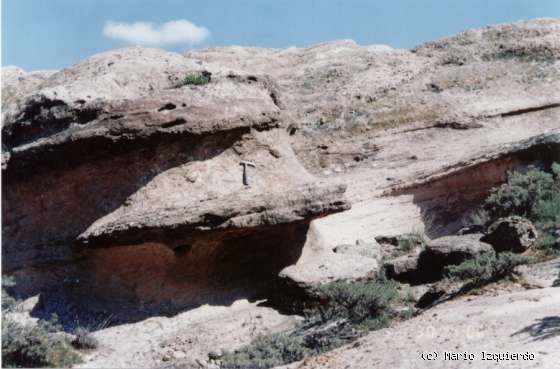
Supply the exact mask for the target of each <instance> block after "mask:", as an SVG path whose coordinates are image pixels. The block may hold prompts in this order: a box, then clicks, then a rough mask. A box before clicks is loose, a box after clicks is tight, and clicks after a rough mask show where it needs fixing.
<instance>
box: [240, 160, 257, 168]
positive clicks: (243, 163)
mask: <svg viewBox="0 0 560 369" xmlns="http://www.w3.org/2000/svg"><path fill="white" fill-rule="evenodd" d="M239 165H243V166H247V165H248V166H250V167H256V165H255V163H252V162H250V161H245V160H244V161H242V162H240V163H239Z"/></svg>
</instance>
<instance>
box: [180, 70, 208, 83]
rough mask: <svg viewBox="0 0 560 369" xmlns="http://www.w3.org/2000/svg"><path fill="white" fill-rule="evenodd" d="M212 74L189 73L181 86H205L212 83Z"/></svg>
mask: <svg viewBox="0 0 560 369" xmlns="http://www.w3.org/2000/svg"><path fill="white" fill-rule="evenodd" d="M210 76H211V74H210V73H208V72H193V73H189V74H187V75H186V76H185V78H183V81H182V83H181V84H180V85H181V86H186V85H193V86H204V85H206V84H208V83H210Z"/></svg>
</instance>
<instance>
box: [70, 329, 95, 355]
mask: <svg viewBox="0 0 560 369" xmlns="http://www.w3.org/2000/svg"><path fill="white" fill-rule="evenodd" d="M72 346H74V347H75V348H77V349H79V350H91V349H95V348H97V346H99V342H98V341H97V339H96V338H95V337H93V336H92V335H91V333H90V331H89V329H87V328H84V327H78V328H76V329H75V330H74V339H73V340H72Z"/></svg>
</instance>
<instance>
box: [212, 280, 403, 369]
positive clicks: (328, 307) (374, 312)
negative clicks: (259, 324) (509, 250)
mask: <svg viewBox="0 0 560 369" xmlns="http://www.w3.org/2000/svg"><path fill="white" fill-rule="evenodd" d="M396 285H397V284H396V282H394V281H388V280H386V279H385V278H381V277H380V278H379V279H377V280H374V281H358V282H349V281H336V282H332V283H329V284H326V285H324V286H321V287H320V288H318V290H317V294H318V295H319V296H320V299H321V302H320V303H319V304H317V306H315V307H313V308H311V309H309V310H307V311H306V314H305V320H304V321H303V323H302V324H300V325H299V326H298V327H296V328H295V329H294V330H293V331H291V332H284V333H278V334H273V335H270V336H265V337H259V338H257V339H256V340H255V341H253V342H252V343H251V344H250V345H248V346H245V347H243V348H242V349H240V350H237V351H236V352H234V353H231V354H226V355H225V356H224V357H223V358H222V365H221V367H222V368H224V369H241V368H244V369H261V368H270V367H274V366H278V365H284V364H288V363H291V362H294V361H298V360H301V359H303V358H304V357H306V356H310V355H315V354H318V353H321V352H325V351H327V350H331V349H333V348H335V347H338V346H340V345H342V344H345V343H347V342H350V341H352V340H354V339H356V338H357V337H359V336H360V335H362V334H363V333H364V332H366V331H368V330H372V329H378V328H381V327H384V326H385V325H386V324H387V322H388V321H389V318H390V314H389V311H390V305H391V302H392V301H393V300H394V299H396V298H397V297H398V292H397V289H396Z"/></svg>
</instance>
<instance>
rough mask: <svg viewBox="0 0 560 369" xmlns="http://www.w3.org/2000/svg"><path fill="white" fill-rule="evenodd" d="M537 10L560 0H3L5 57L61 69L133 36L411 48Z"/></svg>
mask: <svg viewBox="0 0 560 369" xmlns="http://www.w3.org/2000/svg"><path fill="white" fill-rule="evenodd" d="M535 17H555V18H560V0H390V1H371V0H370V1H366V0H323V1H319V0H274V1H268V0H239V1H236V0H229V1H228V0H221V1H217V0H206V1H204V0H197V1H190V0H48V1H47V0H2V65H10V64H15V65H18V66H20V67H23V68H24V69H26V70H35V69H60V68H63V67H65V66H68V65H71V64H74V63H76V62H78V61H80V60H82V59H84V58H86V57H88V56H90V55H92V54H95V53H98V52H101V51H105V50H108V49H113V48H118V47H123V46H127V45H129V44H131V43H144V44H149V45H155V46H159V47H162V48H165V49H168V50H173V51H182V50H186V49H189V48H193V47H195V48H200V47H208V46H226V45H246V46H264V47H287V46H306V45H310V44H314V43H318V42H323V41H328V40H334V39H348V38H349V39H353V40H355V41H356V42H358V43H359V44H388V45H391V46H393V47H407V48H408V47H413V46H414V45H417V44H419V43H422V42H425V41H429V40H433V39H437V38H440V37H443V36H445V35H449V34H452V33H456V32H459V31H462V30H464V29H466V28H472V27H480V26H484V25H488V24H494V23H501V22H510V21H514V20H520V19H529V18H535ZM173 20H181V21H180V22H179V23H172V24H168V25H167V26H163V25H162V24H163V23H166V22H169V21H173ZM110 21H112V23H108V22H110ZM135 22H151V23H152V24H135ZM162 27H163V28H162ZM183 33H184V34H183ZM183 36H184V37H183ZM126 40H128V41H126Z"/></svg>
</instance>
